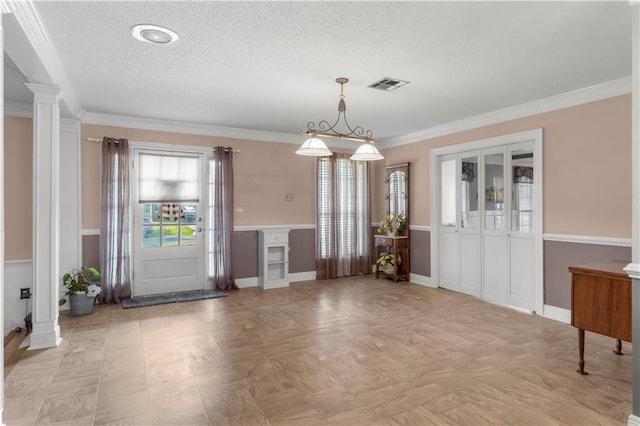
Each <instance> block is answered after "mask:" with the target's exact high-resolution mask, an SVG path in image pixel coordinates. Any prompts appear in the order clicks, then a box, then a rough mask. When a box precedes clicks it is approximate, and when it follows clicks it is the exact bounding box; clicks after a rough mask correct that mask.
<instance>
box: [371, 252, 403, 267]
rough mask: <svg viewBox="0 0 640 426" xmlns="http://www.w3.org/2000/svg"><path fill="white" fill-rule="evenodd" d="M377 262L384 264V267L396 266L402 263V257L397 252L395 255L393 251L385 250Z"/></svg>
mask: <svg viewBox="0 0 640 426" xmlns="http://www.w3.org/2000/svg"><path fill="white" fill-rule="evenodd" d="M376 263H377V264H378V265H380V266H382V267H383V268H384V267H386V266H390V267H394V268H395V267H396V266H397V265H399V264H400V263H402V258H401V257H400V255H399V254H396V255H395V256H394V255H393V253H389V252H385V253H382V254H381V255H380V256H379V257H378V260H376Z"/></svg>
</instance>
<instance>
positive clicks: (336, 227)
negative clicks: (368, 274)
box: [317, 157, 370, 259]
mask: <svg viewBox="0 0 640 426" xmlns="http://www.w3.org/2000/svg"><path fill="white" fill-rule="evenodd" d="M317 191H318V194H317V196H318V223H317V238H318V239H319V253H318V255H319V257H320V258H321V259H327V258H329V257H331V256H335V255H337V256H338V259H347V258H350V257H359V256H364V255H366V254H367V253H368V251H369V243H368V240H367V235H368V234H367V227H368V226H370V224H369V223H368V222H369V217H368V214H367V212H368V203H369V199H368V171H367V163H366V162H363V161H352V160H350V159H348V158H336V159H334V160H333V161H332V160H331V158H330V157H322V158H319V159H318V168H317Z"/></svg>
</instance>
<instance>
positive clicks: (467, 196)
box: [460, 157, 480, 228]
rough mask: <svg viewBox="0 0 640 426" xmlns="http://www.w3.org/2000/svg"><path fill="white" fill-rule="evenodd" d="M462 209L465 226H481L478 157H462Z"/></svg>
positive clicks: (463, 225) (463, 224)
mask: <svg viewBox="0 0 640 426" xmlns="http://www.w3.org/2000/svg"><path fill="white" fill-rule="evenodd" d="M460 180H461V185H460V210H461V213H462V227H463V228H479V227H480V218H479V216H478V157H467V158H463V159H462V164H461V174H460Z"/></svg>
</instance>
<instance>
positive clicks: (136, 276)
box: [132, 149, 205, 296]
mask: <svg viewBox="0 0 640 426" xmlns="http://www.w3.org/2000/svg"><path fill="white" fill-rule="evenodd" d="M140 153H144V154H149V153H151V154H153V155H156V156H159V157H162V156H170V157H173V158H175V157H176V156H180V155H181V154H182V155H184V156H188V157H190V158H193V157H194V156H195V157H196V158H197V160H198V161H197V164H198V169H199V170H198V178H197V179H198V181H197V182H195V184H196V185H197V186H198V188H199V199H198V200H196V201H193V200H191V201H189V202H183V203H179V202H175V201H172V200H165V201H162V202H158V201H154V202H144V203H138V202H137V199H138V198H137V188H136V189H135V190H134V194H133V195H134V203H133V214H134V221H133V248H132V256H133V262H132V264H133V295H134V296H143V295H149V294H160V293H171V292H177V291H187V290H201V289H204V285H205V279H204V278H205V267H204V250H205V249H204V245H205V244H204V237H203V235H204V233H203V232H202V229H203V227H204V224H203V221H202V217H203V214H202V211H201V209H202V207H201V206H202V205H205V203H204V200H202V195H203V194H204V191H203V189H202V186H203V182H205V179H203V175H204V169H205V167H204V164H205V163H204V154H198V153H195V154H194V153H179V152H175V151H171V152H170V153H167V152H166V151H152V150H146V149H145V150H135V151H134V154H135V155H134V161H136V163H134V164H135V166H134V173H133V174H132V175H133V176H134V177H135V178H134V179H133V181H134V182H137V181H138V176H139V174H140V173H143V175H144V176H149V175H153V173H149V171H148V170H142V169H141V166H142V167H144V164H142V165H141V164H140V162H137V159H138V155H139V154H140ZM156 174H157V175H159V176H161V179H162V180H163V182H162V185H165V186H170V185H171V179H170V178H169V176H170V174H167V173H161V172H160V173H156ZM145 184H147V185H152V184H153V182H150V179H147V181H145Z"/></svg>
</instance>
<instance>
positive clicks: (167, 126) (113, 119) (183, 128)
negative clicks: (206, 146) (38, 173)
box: [82, 112, 304, 144]
mask: <svg viewBox="0 0 640 426" xmlns="http://www.w3.org/2000/svg"><path fill="white" fill-rule="evenodd" d="M82 123H83V124H98V125H103V126H115V127H127V128H135V129H143V130H155V131H160V132H175V133H185V134H190V135H205V136H217V137H224V138H233V139H250V140H259V141H268V142H279V143H289V144H301V143H302V142H304V136H303V135H293V134H290V133H277V132H267V131H259V130H248V129H239V128H235V127H222V126H215V125H211V124H202V123H192V122H188V121H171V120H160V119H157V118H146V117H134V116H128V115H117V114H103V113H97V112H86V113H85V114H84V115H83V117H82Z"/></svg>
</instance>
